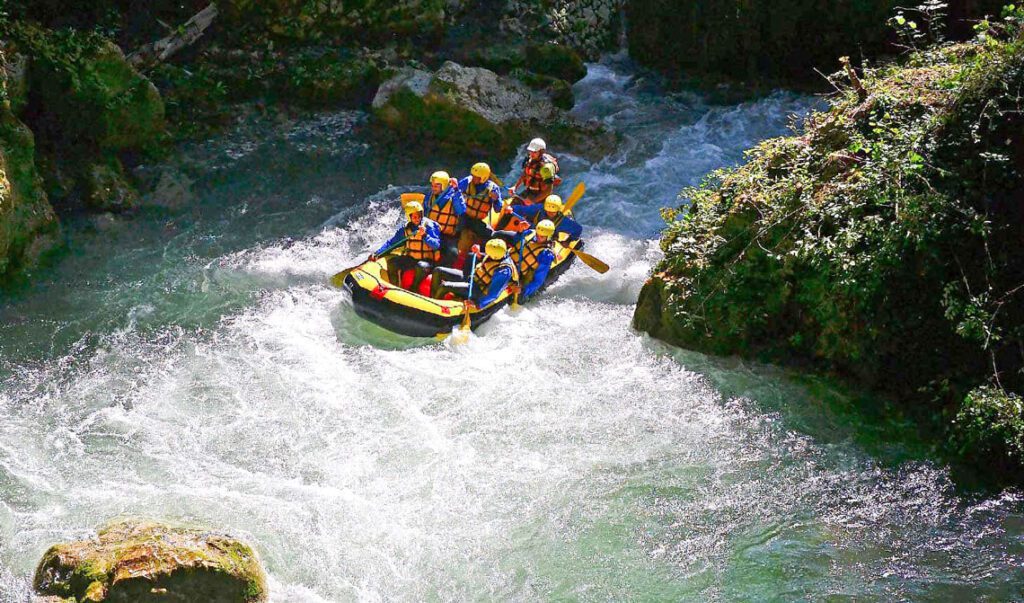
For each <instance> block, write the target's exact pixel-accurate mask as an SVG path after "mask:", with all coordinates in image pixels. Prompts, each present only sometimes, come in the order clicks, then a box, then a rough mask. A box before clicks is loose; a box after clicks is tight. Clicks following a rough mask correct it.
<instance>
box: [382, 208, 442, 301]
mask: <svg viewBox="0 0 1024 603" xmlns="http://www.w3.org/2000/svg"><path fill="white" fill-rule="evenodd" d="M405 215H406V218H407V219H408V221H407V222H406V223H405V224H403V225H402V226H399V227H398V230H396V231H395V234H394V235H393V236H392V237H391V238H390V239H388V240H387V241H386V242H385V243H384V244H383V245H381V246H380V248H379V249H378V250H377V251H375V252H373V253H372V254H370V261H371V262H375V261H377V259H378V258H380V257H381V256H383V255H384V253H385V252H386V251H387V250H388V248H390V247H392V246H399V243H400V242H401V241H403V239H404V243H402V244H404V246H405V250H404V251H403V252H402V255H395V256H391V257H389V258H388V282H390V283H391V284H392V285H395V286H401V282H402V281H401V278H400V274H399V271H400V270H415V273H414V275H413V281H412V286H411V287H410V290H411V291H415V290H416V289H417V288H418V287H419V286H420V283H421V282H422V281H423V278H424V277H425V276H426V275H427V274H428V273H429V272H430V271H431V269H433V267H434V266H435V265H436V264H437V263H438V262H440V261H441V251H440V249H441V230H440V228H439V227H438V225H437V222H434V221H433V220H431V219H430V218H425V217H423V204H422V203H420V202H419V201H410V202H409V203H406V204H405Z"/></svg>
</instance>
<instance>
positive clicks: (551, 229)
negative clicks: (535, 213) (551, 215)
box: [536, 220, 555, 237]
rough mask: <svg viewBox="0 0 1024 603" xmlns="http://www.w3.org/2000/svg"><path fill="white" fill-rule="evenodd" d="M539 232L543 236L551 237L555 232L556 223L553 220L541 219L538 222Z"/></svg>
mask: <svg viewBox="0 0 1024 603" xmlns="http://www.w3.org/2000/svg"><path fill="white" fill-rule="evenodd" d="M536 230H537V234H539V235H540V236H542V237H550V236H551V235H553V234H555V223H554V222H552V221H551V220H541V221H540V222H538V223H537V228H536Z"/></svg>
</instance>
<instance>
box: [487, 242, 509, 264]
mask: <svg viewBox="0 0 1024 603" xmlns="http://www.w3.org/2000/svg"><path fill="white" fill-rule="evenodd" d="M484 249H485V251H487V257H489V258H491V259H492V260H500V259H501V258H503V257H505V254H506V253H508V245H506V244H505V241H502V240H501V239H491V240H490V241H487V245H486V247H485V248H484Z"/></svg>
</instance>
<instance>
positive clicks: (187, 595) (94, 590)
mask: <svg viewBox="0 0 1024 603" xmlns="http://www.w3.org/2000/svg"><path fill="white" fill-rule="evenodd" d="M33 585H34V587H35V589H36V591H37V592H39V593H40V594H43V595H51V596H58V597H73V598H74V600H75V601H78V602H79V603H81V602H84V601H97V602H99V601H132V602H135V603H147V602H160V601H204V602H209V603H251V602H256V601H265V600H266V598H267V587H266V578H265V576H264V573H263V570H262V568H261V567H260V565H259V562H258V560H257V558H256V555H255V553H254V552H253V550H252V549H251V548H250V547H249V546H248V545H246V544H244V543H242V542H240V541H238V540H236V539H234V538H231V537H230V536H227V535H224V534H220V533H216V532H209V531H204V530H198V529H190V528H179V527H170V526H166V525H162V524H156V523H150V522H140V521H124V522H118V523H113V524H111V525H109V526H107V527H105V528H103V529H101V530H100V531H99V533H98V534H97V536H96V537H95V538H93V539H90V540H83V541H78V542H71V543H66V544H57V545H54V546H52V547H50V549H49V550H48V551H46V553H45V554H44V555H43V558H42V560H41V561H40V563H39V567H38V568H37V569H36V574H35V580H34V583H33Z"/></svg>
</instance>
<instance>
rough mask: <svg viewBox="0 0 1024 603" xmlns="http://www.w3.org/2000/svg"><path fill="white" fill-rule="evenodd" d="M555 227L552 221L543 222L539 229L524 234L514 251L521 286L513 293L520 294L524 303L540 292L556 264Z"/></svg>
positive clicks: (516, 287)
mask: <svg viewBox="0 0 1024 603" xmlns="http://www.w3.org/2000/svg"><path fill="white" fill-rule="evenodd" d="M554 234H555V225H554V223H553V222H552V221H551V220H541V221H540V222H539V223H538V224H537V227H536V228H534V229H531V230H527V231H526V232H524V233H523V234H522V235H521V237H520V239H519V241H518V242H517V244H516V247H515V248H514V249H513V250H512V259H513V260H515V262H516V267H517V268H518V270H519V282H520V284H519V285H516V286H515V288H514V289H513V293H519V300H520V301H523V300H525V299H527V298H529V297H530V296H531V295H533V294H534V293H536V292H537V291H539V290H540V288H541V287H543V286H544V282H545V281H546V280H547V278H548V273H549V272H550V271H551V265H552V264H554V263H555V251H554V247H555V241H554V239H553V238H552V237H553V235H554Z"/></svg>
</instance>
